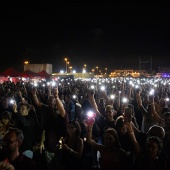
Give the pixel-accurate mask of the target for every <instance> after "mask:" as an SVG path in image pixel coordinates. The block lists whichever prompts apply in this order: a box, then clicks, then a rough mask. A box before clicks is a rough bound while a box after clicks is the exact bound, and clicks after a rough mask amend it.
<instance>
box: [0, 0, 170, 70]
mask: <svg viewBox="0 0 170 170" xmlns="http://www.w3.org/2000/svg"><path fill="white" fill-rule="evenodd" d="M169 7H170V5H169V3H162V2H161V1H160V2H155V3H147V2H145V3H139V2H137V1H119V3H114V1H111V2H109V1H107V0H104V1H99V2H98V1H94V0H81V1H80V0H77V1H76V0H73V1H71V0H70V1H68V2H67V1H64V0H61V1H60V0H56V1H46V2H43V1H42V2H41V1H39V2H38V1H37V2H34V3H33V2H31V1H28V2H27V1H23V3H20V4H17V3H13V4H11V2H10V4H9V3H6V5H1V7H0V8H1V9H0V21H1V31H0V42H1V44H0V56H1V61H2V62H1V64H0V71H3V70H4V69H7V68H8V67H11V66H12V67H14V68H15V69H17V70H19V71H23V63H24V61H25V60H28V61H29V62H30V63H31V64H36V63H49V64H53V72H59V70H61V69H65V61H64V58H65V57H67V58H68V60H69V61H70V65H71V66H72V67H73V68H76V69H77V70H80V69H81V68H82V67H83V65H84V64H86V65H87V69H89V70H91V69H92V68H95V67H96V66H98V67H99V68H101V69H102V68H103V69H104V68H105V67H107V68H108V69H109V70H115V69H121V68H124V69H139V57H141V60H147V61H149V60H150V59H151V58H152V67H153V69H156V68H158V67H163V66H169V65H170V59H169V56H170V10H169V9H170V8H169ZM149 65H150V63H148V66H146V65H145V64H142V67H149Z"/></svg>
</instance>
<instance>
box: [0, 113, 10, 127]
mask: <svg viewBox="0 0 170 170" xmlns="http://www.w3.org/2000/svg"><path fill="white" fill-rule="evenodd" d="M11 119H12V114H11V113H10V112H8V111H4V112H3V113H2V115H1V122H2V124H3V125H8V124H9V123H10V121H11Z"/></svg>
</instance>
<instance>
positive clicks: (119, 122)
mask: <svg viewBox="0 0 170 170" xmlns="http://www.w3.org/2000/svg"><path fill="white" fill-rule="evenodd" d="M115 126H116V129H117V132H118V133H119V134H120V135H121V136H123V135H126V134H127V128H126V125H125V122H124V117H123V116H119V117H117V119H116V121H115Z"/></svg>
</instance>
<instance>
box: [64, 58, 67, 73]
mask: <svg viewBox="0 0 170 170" xmlns="http://www.w3.org/2000/svg"><path fill="white" fill-rule="evenodd" d="M64 60H65V62H66V73H67V58H65V59H64Z"/></svg>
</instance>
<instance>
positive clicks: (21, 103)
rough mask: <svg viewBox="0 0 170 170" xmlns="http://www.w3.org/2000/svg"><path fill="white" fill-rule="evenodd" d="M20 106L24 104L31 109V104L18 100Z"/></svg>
mask: <svg viewBox="0 0 170 170" xmlns="http://www.w3.org/2000/svg"><path fill="white" fill-rule="evenodd" d="M21 106H26V107H27V109H31V106H30V105H29V104H28V103H23V102H20V103H19V107H21Z"/></svg>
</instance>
